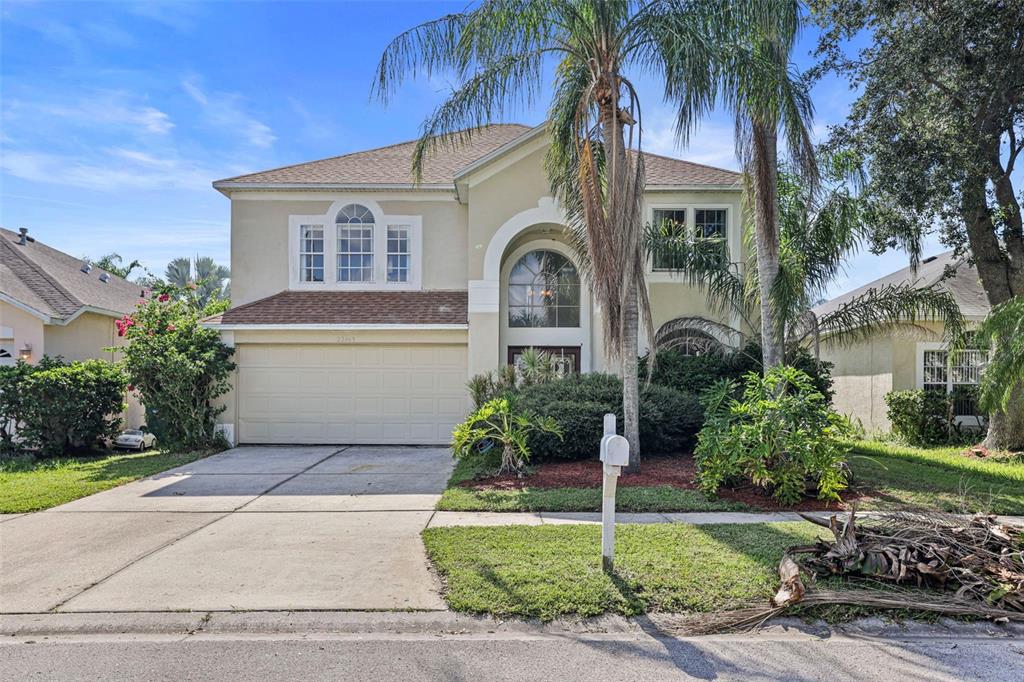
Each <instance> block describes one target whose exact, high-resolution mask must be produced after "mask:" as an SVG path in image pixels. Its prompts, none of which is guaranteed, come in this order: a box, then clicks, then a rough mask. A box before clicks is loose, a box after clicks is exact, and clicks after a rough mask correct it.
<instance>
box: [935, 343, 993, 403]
mask: <svg viewBox="0 0 1024 682" xmlns="http://www.w3.org/2000/svg"><path fill="white" fill-rule="evenodd" d="M987 362H988V353H987V352H986V351H983V350H962V351H960V352H958V353H953V354H952V356H951V355H950V353H949V352H948V351H945V350H926V351H924V353H923V355H922V367H921V376H922V382H921V387H922V388H923V389H925V390H928V391H942V392H943V393H952V394H953V397H954V405H953V412H954V414H956V415H964V416H971V415H976V414H977V413H978V407H977V404H976V398H975V396H974V395H973V393H972V391H970V390H969V389H971V388H973V387H975V386H977V385H978V384H979V383H980V382H981V371H982V369H983V368H984V367H985V363H987ZM958 389H960V390H958ZM963 389H968V390H963Z"/></svg>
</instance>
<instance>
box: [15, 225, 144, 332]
mask: <svg viewBox="0 0 1024 682" xmlns="http://www.w3.org/2000/svg"><path fill="white" fill-rule="evenodd" d="M19 239H20V236H19V235H18V234H17V233H15V232H12V231H10V230H6V229H3V228H0V294H3V295H4V296H5V297H7V298H9V299H11V300H12V301H14V302H17V303H20V304H21V305H23V306H25V307H27V308H30V309H32V310H34V311H36V312H38V313H40V314H41V315H43V316H45V317H48V318H51V321H52V322H57V323H60V322H62V321H64V322H66V321H68V320H69V319H70V318H72V317H74V316H75V315H77V314H78V313H79V312H80V311H82V310H83V309H86V308H91V309H95V310H96V311H98V312H106V313H110V314H116V315H123V314H125V313H129V312H131V311H132V310H134V309H135V306H136V304H137V303H138V302H139V300H140V294H141V292H142V287H140V286H139V285H138V284H132V283H131V282H127V281H125V280H123V279H121V278H120V277H118V276H116V275H110V280H109V281H107V282H102V281H100V279H99V277H100V275H101V274H102V273H103V270H101V269H100V268H97V267H93V269H92V271H91V272H89V273H88V274H87V273H84V272H82V271H81V268H82V264H83V263H84V261H82V260H80V259H78V258H75V257H73V256H69V255H68V254H66V253H64V252H63V251H58V250H57V249H54V248H52V247H49V246H47V245H46V244H42V243H40V242H38V241H29V242H28V243H27V244H19V243H18V241H19ZM108 274H109V273H108Z"/></svg>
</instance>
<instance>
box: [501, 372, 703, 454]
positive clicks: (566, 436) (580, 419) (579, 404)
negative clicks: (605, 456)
mask: <svg viewBox="0 0 1024 682" xmlns="http://www.w3.org/2000/svg"><path fill="white" fill-rule="evenodd" d="M518 406H519V408H520V409H522V410H523V411H526V412H531V413H534V414H537V415H539V416H541V417H553V418H554V419H555V420H556V421H557V422H558V424H559V426H560V427H561V429H562V439H561V440H559V439H558V438H556V437H554V436H551V435H550V434H543V433H535V434H531V436H530V438H529V446H530V451H531V453H532V456H531V459H532V460H533V461H544V460H552V459H594V458H596V457H597V455H598V450H599V448H600V445H601V435H602V432H603V420H604V415H605V414H606V413H608V412H612V413H614V414H615V415H616V417H617V420H618V425H619V432H620V433H621V432H622V425H623V417H622V381H621V380H619V378H618V377H616V376H613V375H610V374H596V373H594V374H580V375H573V376H569V377H566V378H564V379H560V380H558V381H551V382H548V383H544V384H537V385H534V386H528V387H524V388H522V389H520V399H519V402H518ZM703 421H704V411H703V408H701V406H700V402H699V401H698V400H697V397H696V396H694V395H693V394H690V393H683V392H681V391H676V390H674V389H671V388H668V387H665V386H653V385H652V386H648V387H647V388H644V387H643V386H641V394H640V443H641V447H642V448H643V452H644V453H646V454H661V453H675V452H680V451H683V450H685V449H687V448H689V446H691V445H692V444H693V443H694V441H695V440H696V436H697V432H698V431H699V430H700V427H701V424H702V423H703Z"/></svg>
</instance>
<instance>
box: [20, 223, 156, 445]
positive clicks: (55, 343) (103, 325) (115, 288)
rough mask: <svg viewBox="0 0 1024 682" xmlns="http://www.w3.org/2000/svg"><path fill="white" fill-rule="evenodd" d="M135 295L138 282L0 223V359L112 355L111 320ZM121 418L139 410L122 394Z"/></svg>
mask: <svg viewBox="0 0 1024 682" xmlns="http://www.w3.org/2000/svg"><path fill="white" fill-rule="evenodd" d="M141 296H142V289H141V288H140V287H139V285H137V284H132V283H130V282H126V281H125V280H123V279H121V278H120V277H117V276H116V275H111V274H109V273H106V272H104V271H102V270H100V269H99V268H96V267H93V266H90V265H88V264H87V263H85V261H82V260H80V259H78V258H75V257H73V256H69V255H68V254H66V253H63V252H62V251H58V250H57V249H54V248H51V247H49V246H46V245H45V244H43V243H41V242H39V241H36V240H35V239H34V238H33V237H32V236H31V235H29V234H28V231H27V230H25V229H22V230H20V231H19V232H12V231H10V230H6V229H3V228H0V365H13V364H14V363H15V362H17V361H18V359H22V360H25V361H27V362H31V363H36V362H39V360H40V359H41V358H42V357H43V356H44V355H48V356H51V357H56V356H61V357H63V358H64V359H65V360H68V361H73V360H89V359H93V358H98V359H104V360H110V361H113V360H114V359H115V358H114V353H112V352H110V351H108V350H106V349H107V348H109V347H111V346H116V345H119V344H120V343H122V342H123V339H120V338H119V337H118V336H117V329H116V327H115V326H114V320H115V319H118V318H120V317H122V316H124V315H125V314H126V313H130V312H131V311H132V310H134V309H135V306H136V304H137V303H138V302H139V300H140V297H141ZM126 421H127V422H128V424H129V425H130V426H137V425H138V424H140V423H141V421H142V409H141V407H140V406H139V405H138V402H137V401H134V400H131V401H129V410H128V412H127V413H126Z"/></svg>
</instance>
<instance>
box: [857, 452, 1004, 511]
mask: <svg viewBox="0 0 1024 682" xmlns="http://www.w3.org/2000/svg"><path fill="white" fill-rule="evenodd" d="M852 445H853V449H852V450H851V453H850V457H849V462H850V467H851V469H852V470H853V475H854V481H853V483H854V485H855V486H856V487H858V488H863V489H868V490H870V491H872V493H871V497H870V498H869V499H867V500H864V501H863V502H861V503H859V505H858V506H859V507H860V508H862V509H880V510H894V509H909V508H917V509H934V510H940V511H951V512H992V513H996V514H1024V463H1021V462H1007V461H990V460H979V459H973V458H970V457H965V456H963V455H961V454H960V452H961V451H962V450H963V448H960V447H949V448H927V449H924V448H911V447H905V446H900V445H894V444H891V443H880V442H875V441H856V442H855V443H853V444H852Z"/></svg>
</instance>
